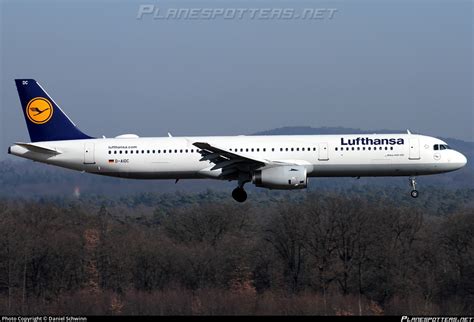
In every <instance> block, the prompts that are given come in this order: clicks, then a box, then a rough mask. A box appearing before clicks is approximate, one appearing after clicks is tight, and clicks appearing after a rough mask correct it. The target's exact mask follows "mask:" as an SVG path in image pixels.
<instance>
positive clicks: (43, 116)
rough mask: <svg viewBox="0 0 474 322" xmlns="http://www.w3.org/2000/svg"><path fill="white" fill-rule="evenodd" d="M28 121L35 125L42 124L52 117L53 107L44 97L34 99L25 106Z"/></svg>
mask: <svg viewBox="0 0 474 322" xmlns="http://www.w3.org/2000/svg"><path fill="white" fill-rule="evenodd" d="M26 115H28V119H30V121H31V122H33V123H35V124H44V123H46V122H48V121H49V120H50V119H51V117H52V116H53V105H52V104H51V102H50V101H49V100H47V99H46V98H44V97H35V98H33V99H32V100H31V101H30V102H29V103H28V106H26Z"/></svg>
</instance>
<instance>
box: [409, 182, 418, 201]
mask: <svg viewBox="0 0 474 322" xmlns="http://www.w3.org/2000/svg"><path fill="white" fill-rule="evenodd" d="M408 180H410V186H411V188H412V191H411V193H410V194H411V196H412V197H413V198H418V190H416V178H415V177H410V178H409V179H408Z"/></svg>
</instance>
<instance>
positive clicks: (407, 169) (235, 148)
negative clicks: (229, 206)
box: [9, 134, 466, 179]
mask: <svg viewBox="0 0 474 322" xmlns="http://www.w3.org/2000/svg"><path fill="white" fill-rule="evenodd" d="M195 142H207V143H209V144H211V145H215V146H218V147H220V148H221V149H224V150H226V151H229V152H231V153H236V154H239V155H241V156H244V157H248V158H250V159H259V160H271V161H272V162H285V163H291V164H297V165H302V166H304V167H305V168H306V170H307V175H308V177H359V176H417V175H426V174H435V173H442V172H448V171H453V170H457V169H459V168H461V167H463V166H464V165H465V164H466V158H465V157H464V156H463V155H462V154H461V153H459V152H457V151H455V150H452V149H443V150H441V149H438V150H435V149H434V146H435V145H446V143H445V142H443V141H441V140H439V139H436V138H433V137H428V136H423V135H414V134H360V135H292V136H216V137H161V138H138V137H136V138H135V137H133V136H126V135H125V136H123V137H122V138H110V139H109V138H103V139H87V140H70V141H48V142H35V143H34V144H36V145H38V146H41V147H45V148H48V149H52V150H56V151H58V152H59V153H58V154H47V153H46V154H45V153H41V152H38V151H33V150H31V149H27V148H25V147H23V146H20V145H13V146H11V147H10V149H9V152H10V153H11V154H13V155H17V156H20V157H24V158H27V159H31V160H35V161H39V162H44V163H48V164H52V165H57V166H61V167H65V168H69V169H74V170H79V171H85V172H89V173H95V174H101V175H108V176H117V177H123V178H136V179H192V178H216V179H220V178H222V176H221V173H222V169H215V170H212V168H213V166H214V164H213V163H212V162H211V161H209V160H201V158H202V155H201V154H200V153H199V151H198V150H199V149H198V148H196V146H194V145H193V143H195Z"/></svg>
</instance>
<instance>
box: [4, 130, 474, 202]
mask: <svg viewBox="0 0 474 322" xmlns="http://www.w3.org/2000/svg"><path fill="white" fill-rule="evenodd" d="M347 133H352V134H354V133H356V134H359V133H360V134H367V133H404V131H390V130H376V131H366V130H360V129H351V128H343V127H322V128H312V127H283V128H278V129H273V130H268V131H263V132H259V133H255V134H253V135H310V134H347ZM443 140H445V141H446V142H447V143H448V144H449V145H451V146H452V147H453V148H454V149H456V150H459V151H460V152H462V153H463V154H465V155H466V156H467V158H468V160H469V161H470V162H468V165H467V166H466V167H465V168H464V169H461V170H459V171H455V172H452V173H446V174H440V175H434V176H426V177H420V178H419V180H418V183H419V189H420V191H422V192H423V190H424V189H425V188H427V187H428V186H430V185H433V186H436V187H439V188H453V189H455V188H465V187H468V188H474V161H471V160H474V143H473V142H466V141H462V140H457V139H450V138H444V139H443ZM234 185H235V183H229V182H227V181H215V180H181V181H179V182H178V183H177V184H175V183H174V180H164V181H162V180H127V179H120V178H109V177H102V176H97V175H91V174H87V173H81V172H77V171H73V170H67V169H62V168H58V167H54V166H50V165H45V164H41V163H37V162H32V161H29V160H20V159H18V158H15V159H8V160H4V161H0V197H21V198H30V197H35V198H37V197H41V196H48V197H51V196H73V195H74V194H76V195H77V193H78V192H79V193H80V194H82V195H100V196H125V195H130V194H132V193H143V192H150V193H174V192H178V191H181V192H202V191H205V190H207V189H215V190H229V193H230V191H231V190H232V188H233V187H234ZM367 185H369V186H382V187H383V186H391V187H392V186H400V187H403V188H406V189H407V193H408V191H409V188H408V180H407V178H405V177H400V178H361V179H358V180H357V179H354V178H315V179H311V180H310V185H309V186H310V187H309V188H310V189H313V188H322V187H324V188H340V187H352V186H354V188H355V189H364V186H367ZM252 186H253V185H251V184H249V185H247V186H246V188H248V189H251V190H253V189H255V190H257V191H261V189H259V188H252ZM284 193H285V192H284ZM288 193H292V192H288Z"/></svg>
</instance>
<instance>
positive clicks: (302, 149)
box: [301, 148, 337, 151]
mask: <svg viewBox="0 0 474 322" xmlns="http://www.w3.org/2000/svg"><path fill="white" fill-rule="evenodd" d="M336 149H337V148H336ZM301 151H304V148H301ZM336 151H337V150H336Z"/></svg>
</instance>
